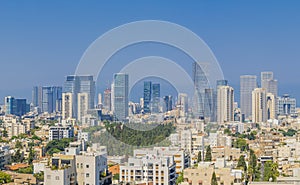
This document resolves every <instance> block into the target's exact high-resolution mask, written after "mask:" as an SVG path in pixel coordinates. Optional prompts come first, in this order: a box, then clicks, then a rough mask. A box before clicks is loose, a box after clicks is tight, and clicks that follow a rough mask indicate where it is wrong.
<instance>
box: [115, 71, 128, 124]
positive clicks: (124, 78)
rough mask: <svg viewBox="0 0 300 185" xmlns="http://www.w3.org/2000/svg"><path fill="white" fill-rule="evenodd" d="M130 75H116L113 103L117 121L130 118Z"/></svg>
mask: <svg viewBox="0 0 300 185" xmlns="http://www.w3.org/2000/svg"><path fill="white" fill-rule="evenodd" d="M128 88H129V82H128V74H123V73H116V74H114V82H113V99H114V100H113V103H114V106H113V108H114V110H113V112H114V117H115V120H117V121H125V120H126V118H127V117H128V91H129V89H128Z"/></svg>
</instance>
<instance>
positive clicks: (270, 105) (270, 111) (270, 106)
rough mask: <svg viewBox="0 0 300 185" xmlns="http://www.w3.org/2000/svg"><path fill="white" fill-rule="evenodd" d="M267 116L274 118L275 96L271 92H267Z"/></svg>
mask: <svg viewBox="0 0 300 185" xmlns="http://www.w3.org/2000/svg"><path fill="white" fill-rule="evenodd" d="M267 118H268V120H269V119H276V98H275V95H274V94H272V93H267Z"/></svg>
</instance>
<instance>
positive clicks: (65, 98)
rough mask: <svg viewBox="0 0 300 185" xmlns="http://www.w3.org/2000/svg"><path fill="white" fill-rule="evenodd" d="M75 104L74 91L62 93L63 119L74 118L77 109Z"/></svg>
mask: <svg viewBox="0 0 300 185" xmlns="http://www.w3.org/2000/svg"><path fill="white" fill-rule="evenodd" d="M73 105H74V96H73V93H62V119H71V118H74V116H75V113H74V111H75V109H74V106H73ZM76 110H77V109H76Z"/></svg>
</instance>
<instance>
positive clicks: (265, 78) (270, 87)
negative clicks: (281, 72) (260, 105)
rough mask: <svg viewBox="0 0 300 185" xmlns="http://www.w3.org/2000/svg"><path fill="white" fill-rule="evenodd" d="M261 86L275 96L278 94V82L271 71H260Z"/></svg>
mask: <svg viewBox="0 0 300 185" xmlns="http://www.w3.org/2000/svg"><path fill="white" fill-rule="evenodd" d="M261 87H262V88H265V89H266V91H267V93H272V94H274V96H275V97H277V94H278V82H277V80H275V79H274V75H273V72H271V71H265V72H261Z"/></svg>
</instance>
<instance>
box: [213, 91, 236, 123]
mask: <svg viewBox="0 0 300 185" xmlns="http://www.w3.org/2000/svg"><path fill="white" fill-rule="evenodd" d="M217 94H218V95H217V97H218V99H217V122H218V124H223V123H225V122H229V121H233V120H234V90H233V88H232V87H230V86H228V85H226V86H223V85H220V86H219V87H218V90H217Z"/></svg>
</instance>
